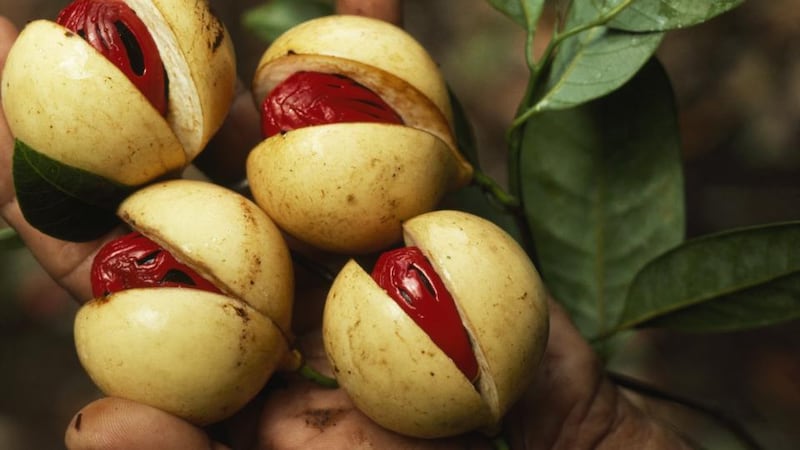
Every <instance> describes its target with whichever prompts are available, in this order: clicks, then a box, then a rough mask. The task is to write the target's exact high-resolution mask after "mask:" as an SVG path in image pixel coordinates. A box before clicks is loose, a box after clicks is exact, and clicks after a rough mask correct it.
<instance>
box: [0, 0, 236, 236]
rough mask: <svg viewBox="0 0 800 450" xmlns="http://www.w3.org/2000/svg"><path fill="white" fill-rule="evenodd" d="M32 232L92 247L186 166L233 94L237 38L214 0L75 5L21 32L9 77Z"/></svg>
mask: <svg viewBox="0 0 800 450" xmlns="http://www.w3.org/2000/svg"><path fill="white" fill-rule="evenodd" d="M2 75H3V76H2V80H3V81H2V101H3V110H4V112H5V114H6V119H7V120H8V124H9V127H10V129H11V132H12V134H13V136H14V138H15V140H16V146H15V151H14V161H13V173H14V183H15V188H16V192H17V197H18V199H19V203H20V207H21V209H22V212H23V214H24V215H25V217H26V219H27V220H28V222H30V223H31V224H32V225H33V226H35V227H37V228H38V229H40V230H41V231H43V232H45V233H47V234H50V235H52V236H55V237H58V238H61V239H66V240H74V241H82V240H91V239H94V238H96V237H99V236H101V235H102V234H103V233H105V232H106V231H108V230H109V229H110V228H111V227H112V226H113V225H115V224H117V219H116V217H115V214H114V211H115V210H116V207H117V205H118V203H119V202H120V201H121V200H122V199H123V198H125V197H126V196H127V195H129V194H130V193H131V192H133V191H134V190H135V189H136V188H138V187H140V186H142V185H145V184H147V183H149V182H152V181H153V180H155V179H157V178H159V177H162V176H164V175H166V174H172V173H175V172H178V171H180V170H181V169H183V168H184V167H186V166H187V165H188V164H189V163H190V162H191V161H192V160H193V159H194V158H195V157H196V156H197V154H198V153H200V151H201V150H202V149H203V147H204V146H205V145H206V143H207V142H208V140H209V139H210V138H211V136H212V135H213V134H214V133H215V132H216V131H217V130H218V128H219V127H220V126H221V124H222V122H223V120H224V118H225V116H226V115H227V112H228V110H229V107H230V104H231V101H232V99H233V95H234V88H235V81H236V67H235V59H234V50H233V44H232V42H231V39H230V37H229V35H228V32H227V30H226V28H225V26H224V25H223V23H222V22H221V21H220V20H219V19H218V18H217V17H215V16H214V15H213V14H212V12H211V10H210V9H209V7H208V4H207V2H206V1H195V2H186V1H181V0H124V1H123V0H76V1H74V2H72V3H70V4H69V5H68V6H67V7H66V8H64V10H62V11H61V13H60V14H59V16H58V18H57V20H56V21H50V20H35V21H33V22H31V23H29V24H28V25H27V26H25V28H23V30H22V31H21V32H20V35H19V37H18V39H17V40H16V42H15V43H14V45H13V47H12V48H11V50H10V52H9V54H8V59H7V61H6V65H5V69H4V71H3V74H2Z"/></svg>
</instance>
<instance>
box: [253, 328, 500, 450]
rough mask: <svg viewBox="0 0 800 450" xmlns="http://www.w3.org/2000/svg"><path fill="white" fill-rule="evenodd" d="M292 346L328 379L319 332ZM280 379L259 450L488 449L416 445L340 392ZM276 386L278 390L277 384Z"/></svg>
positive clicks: (483, 443) (432, 442)
mask: <svg viewBox="0 0 800 450" xmlns="http://www.w3.org/2000/svg"><path fill="white" fill-rule="evenodd" d="M297 345H298V348H299V349H300V351H301V352H302V354H303V356H304V358H305V360H306V361H307V362H308V363H309V364H310V365H312V366H313V367H314V369H315V370H318V371H319V372H321V373H323V374H325V375H327V376H333V373H332V371H331V370H330V366H329V365H328V361H327V359H326V356H325V350H324V348H323V345H322V333H321V332H320V331H319V330H317V331H316V332H312V333H309V334H306V335H304V336H301V337H300V339H298V341H297ZM279 376H283V377H284V379H285V380H286V384H285V385H283V386H280V387H275V388H274V389H273V390H272V391H270V392H269V395H268V396H267V397H266V403H265V405H264V410H263V413H262V416H261V426H260V429H259V447H258V448H263V449H276V450H290V449H304V450H315V449H320V450H322V449H328V448H403V449H415V450H428V449H429V450H434V449H436V450H451V449H452V450H455V449H465V448H469V449H475V450H479V449H487V448H490V445H489V442H488V440H487V439H485V438H484V437H482V436H480V435H477V434H465V435H462V436H457V437H453V438H447V439H417V438H412V437H408V436H403V435H400V434H397V433H395V432H392V431H389V430H387V429H385V428H382V427H381V426H379V425H377V424H376V423H375V422H373V421H372V420H371V419H370V418H368V417H367V416H366V415H364V414H363V413H362V412H360V411H359V410H358V409H357V408H356V407H355V405H354V404H353V402H352V400H351V399H350V397H349V396H348V395H347V393H346V392H345V391H344V390H342V389H330V388H324V387H321V386H319V385H316V384H314V383H312V382H310V381H308V380H305V379H303V378H301V377H299V376H297V375H295V374H283V375H279ZM275 385H276V386H279V383H276V384H275Z"/></svg>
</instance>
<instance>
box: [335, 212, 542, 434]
mask: <svg viewBox="0 0 800 450" xmlns="http://www.w3.org/2000/svg"><path fill="white" fill-rule="evenodd" d="M403 228H404V238H405V243H406V245H408V246H417V247H419V248H420V249H421V250H422V252H423V254H425V255H426V257H427V258H428V259H429V260H430V262H431V264H432V265H433V267H434V268H435V269H436V272H437V273H438V274H439V276H440V277H441V278H442V280H443V281H444V283H445V285H446V286H447V288H448V290H449V292H450V293H451V294H452V296H453V299H454V300H455V303H456V307H457V310H458V313H459V315H460V316H461V319H462V322H463V323H464V326H465V328H466V329H467V331H468V333H469V335H470V339H471V342H472V345H473V350H474V351H475V355H476V359H477V360H478V364H479V367H480V378H479V381H478V384H477V390H476V388H475V387H473V386H472V385H471V384H470V382H469V380H467V379H466V377H465V376H464V375H463V374H462V373H461V372H460V371H459V370H458V368H457V367H456V366H455V364H454V363H453V362H452V360H450V359H449V357H448V356H446V355H445V354H444V352H443V351H442V350H440V349H439V348H438V347H436V346H435V345H434V344H433V342H432V341H431V339H430V337H428V335H427V334H426V333H425V332H424V331H423V330H422V329H421V328H419V327H418V326H417V325H416V324H415V323H414V322H413V320H412V319H411V318H410V317H408V316H407V315H406V313H405V312H403V311H402V310H401V309H400V308H399V306H397V304H396V303H395V301H394V300H393V299H391V298H390V297H389V295H388V294H387V293H386V292H385V291H384V290H383V289H382V288H380V287H379V286H378V285H377V283H375V281H373V280H372V278H371V276H369V275H368V274H367V273H366V272H365V271H364V270H363V269H362V268H361V267H360V266H359V265H358V264H357V263H356V262H355V261H352V260H351V261H350V262H349V263H347V264H346V265H345V267H344V268H343V269H342V271H341V272H340V273H339V275H338V276H337V277H336V279H335V281H334V283H333V286H332V288H331V290H330V292H329V294H328V298H327V302H326V305H325V311H324V315H323V339H324V344H325V350H326V354H327V355H328V359H329V360H330V363H331V365H332V366H333V368H334V372H335V374H336V377H337V379H338V380H339V383H340V385H341V386H342V387H343V388H344V389H345V390H346V391H347V392H348V394H349V395H350V396H351V397H352V398H353V401H354V403H355V404H356V405H357V406H358V408H359V409H360V410H361V411H363V412H364V413H365V414H366V415H367V416H369V417H370V418H372V419H373V420H374V421H375V422H377V423H378V424H380V425H382V426H384V427H386V428H388V429H391V430H394V431H397V432H399V433H402V434H406V435H411V436H418V437H439V436H451V435H455V434H459V433H463V432H466V431H469V430H474V429H478V430H481V431H484V432H487V433H492V432H495V431H496V430H497V428H498V427H499V424H500V421H501V420H502V418H503V416H504V415H505V414H506V413H507V412H508V410H509V408H510V407H511V405H512V404H513V403H514V402H515V401H516V400H517V399H519V397H520V396H521V395H522V393H523V392H524V390H525V389H526V388H527V387H528V386H529V385H530V383H531V382H532V380H533V379H534V377H535V375H536V373H537V369H538V366H539V363H540V361H541V358H542V355H543V354H544V349H545V346H546V341H547V335H548V327H549V316H548V310H547V300H546V299H547V293H546V290H545V288H544V286H543V284H542V282H541V280H540V278H539V275H538V273H537V272H536V269H535V268H534V266H533V264H532V263H531V261H530V260H529V259H528V257H527V255H526V254H525V252H524V251H523V250H522V249H521V248H520V247H519V245H518V244H517V243H516V242H515V241H514V240H513V238H511V237H510V236H509V235H508V234H507V233H505V232H504V231H503V230H502V229H500V228H499V227H497V226H496V225H494V224H493V223H491V222H489V221H487V220H485V219H482V218H480V217H478V216H474V215H471V214H466V213H463V212H458V211H433V212H429V213H426V214H422V215H420V216H417V217H414V218H412V219H410V220H408V221H406V222H405V223H404V225H403Z"/></svg>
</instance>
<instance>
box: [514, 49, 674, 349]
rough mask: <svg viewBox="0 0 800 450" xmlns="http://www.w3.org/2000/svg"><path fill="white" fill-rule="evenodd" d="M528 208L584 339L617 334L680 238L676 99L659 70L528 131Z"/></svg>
mask: <svg viewBox="0 0 800 450" xmlns="http://www.w3.org/2000/svg"><path fill="white" fill-rule="evenodd" d="M521 158H522V159H521V175H522V178H521V188H522V193H523V197H522V201H523V204H524V207H525V213H526V216H527V219H528V223H529V225H530V229H531V232H532V233H533V237H534V240H535V244H536V248H537V256H538V261H539V265H540V270H541V272H542V275H543V277H544V279H545V282H546V283H547V285H548V287H549V289H550V290H551V292H552V294H553V295H554V297H555V298H556V299H557V300H558V301H560V302H561V303H562V304H564V305H565V307H566V308H567V310H568V311H569V312H570V314H571V316H572V318H573V320H574V321H575V323H576V325H577V326H578V328H579V329H580V330H581V332H582V333H583V334H584V335H585V336H594V335H596V334H599V333H602V332H604V331H606V330H608V329H610V328H611V327H613V326H614V325H615V324H616V323H617V320H618V317H619V314H620V313H621V310H622V307H623V305H624V301H625V296H626V293H627V291H628V286H629V284H630V282H631V281H632V280H633V278H634V276H635V274H636V273H637V272H638V271H639V270H640V269H641V268H642V267H643V266H644V265H645V264H646V263H647V262H648V261H650V260H651V259H653V258H654V257H655V256H657V255H659V254H661V253H662V252H664V251H666V250H667V249H670V248H672V247H674V246H675V245H677V244H678V243H680V242H681V241H682V239H683V236H684V203H683V200H684V199H683V175H682V167H681V159H680V148H679V139H678V130H677V123H676V113H675V109H674V105H673V96H672V90H671V89H670V84H669V81H668V79H667V77H666V74H665V73H664V70H663V68H662V67H661V66H660V65H659V64H658V63H657V62H656V61H655V60H654V61H653V62H652V63H650V64H648V65H647V66H646V67H645V69H643V70H642V71H641V72H640V73H639V74H638V75H637V76H636V77H635V78H634V79H633V80H631V82H630V83H628V84H626V85H625V86H623V87H622V88H621V89H619V90H618V91H616V92H614V93H613V94H611V95H609V96H606V97H604V98H601V99H599V100H596V101H594V102H591V103H587V104H584V105H582V106H580V107H577V108H572V109H567V110H563V111H551V112H546V113H541V114H539V115H536V116H534V117H533V118H532V119H531V120H529V121H528V122H527V123H526V125H525V130H524V136H523V149H522V155H521Z"/></svg>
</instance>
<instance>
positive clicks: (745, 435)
mask: <svg viewBox="0 0 800 450" xmlns="http://www.w3.org/2000/svg"><path fill="white" fill-rule="evenodd" d="M606 373H607V375H608V377H609V379H610V380H611V381H612V382H614V383H615V384H616V385H618V386H620V387H622V388H625V389H628V390H631V391H634V392H637V393H639V394H641V395H644V396H647V397H652V398H655V399H658V400H662V401H666V402H670V403H674V404H676V405H680V406H683V407H684V408H688V409H690V410H693V411H697V412H699V413H702V414H704V415H706V416H708V417H710V418H712V419H713V420H715V421H716V422H717V423H719V424H720V425H721V426H722V427H723V428H725V429H726V430H728V431H729V432H730V433H731V434H733V435H734V436H735V437H736V438H737V439H738V440H739V441H740V442H741V443H742V445H744V446H745V448H747V449H749V450H762V449H763V447H762V446H761V444H759V443H758V441H756V439H755V438H754V437H753V436H752V435H751V434H750V433H749V432H748V431H747V430H746V429H745V427H744V426H743V425H742V424H740V423H739V422H738V421H737V420H736V419H734V418H732V417H730V416H729V415H728V414H726V413H725V412H724V411H722V410H720V409H718V408H714V407H712V406H709V405H705V404H703V403H700V402H698V401H695V400H694V399H691V398H688V397H683V396H680V395H677V394H673V393H670V392H666V391H664V390H662V389H659V388H658V387H657V386H653V385H651V384H649V383H646V382H644V381H642V380H638V379H636V378H633V377H631V376H628V375H624V374H620V373H616V372H611V371H608V372H606Z"/></svg>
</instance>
